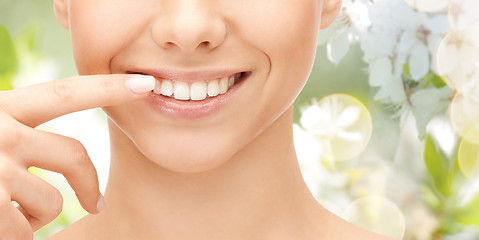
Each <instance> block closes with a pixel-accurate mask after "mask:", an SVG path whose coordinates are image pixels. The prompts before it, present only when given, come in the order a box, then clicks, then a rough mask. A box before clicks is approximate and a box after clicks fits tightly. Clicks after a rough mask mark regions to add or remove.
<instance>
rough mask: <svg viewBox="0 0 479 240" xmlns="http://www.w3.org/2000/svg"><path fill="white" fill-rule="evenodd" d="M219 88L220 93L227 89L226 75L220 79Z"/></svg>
mask: <svg viewBox="0 0 479 240" xmlns="http://www.w3.org/2000/svg"><path fill="white" fill-rule="evenodd" d="M219 90H220V94H223V93H225V92H226V91H228V78H227V77H224V78H222V79H221V80H220V83H219Z"/></svg>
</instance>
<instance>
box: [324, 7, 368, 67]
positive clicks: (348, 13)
mask: <svg viewBox="0 0 479 240" xmlns="http://www.w3.org/2000/svg"><path fill="white" fill-rule="evenodd" d="M368 5H370V3H369V2H368V1H363V0H356V1H352V0H346V1H343V7H342V11H341V12H340V14H339V16H338V18H337V19H336V21H335V22H334V23H333V24H332V25H331V26H330V27H329V28H327V29H326V30H323V31H321V32H320V33H319V42H318V44H320V45H322V44H325V43H327V45H326V47H327V53H328V59H329V60H330V61H331V62H333V63H336V64H337V63H339V62H340V61H341V59H343V57H344V56H345V55H346V54H347V53H348V51H349V47H350V45H351V44H352V43H354V42H355V41H357V40H358V39H359V38H360V36H361V35H363V34H364V33H365V32H366V30H367V27H368V26H369V25H370V21H369V17H368V9H367V6H368Z"/></svg>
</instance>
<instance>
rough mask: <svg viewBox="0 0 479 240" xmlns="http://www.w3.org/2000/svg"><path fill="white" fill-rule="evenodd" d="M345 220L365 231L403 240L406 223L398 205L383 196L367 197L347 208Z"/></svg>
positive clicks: (344, 215)
mask: <svg viewBox="0 0 479 240" xmlns="http://www.w3.org/2000/svg"><path fill="white" fill-rule="evenodd" d="M343 218H344V219H346V220H347V221H349V222H350V223H353V224H355V225H357V226H359V227H362V228H364V229H367V230H370V231H373V232H375V233H379V234H382V235H385V236H389V237H392V238H394V239H402V238H403V237H404V234H405V232H406V221H405V218H404V215H403V213H402V212H401V210H399V208H398V207H397V205H396V204H394V203H393V202H391V201H390V200H388V199H386V198H385V197H381V196H365V197H362V198H359V199H357V200H355V201H354V202H352V203H351V205H350V206H349V207H348V208H346V210H345V211H344V214H343Z"/></svg>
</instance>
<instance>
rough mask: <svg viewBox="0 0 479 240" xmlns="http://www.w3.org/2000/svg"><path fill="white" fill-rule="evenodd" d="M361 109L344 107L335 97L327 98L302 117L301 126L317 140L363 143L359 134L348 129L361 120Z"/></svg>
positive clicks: (306, 110) (304, 112) (314, 105)
mask: <svg viewBox="0 0 479 240" xmlns="http://www.w3.org/2000/svg"><path fill="white" fill-rule="evenodd" d="M360 113H361V109H360V108H359V107H356V106H346V107H344V106H343V105H342V104H341V103H340V102H339V101H338V100H337V98H335V97H331V98H326V99H324V100H323V101H322V104H321V105H318V104H313V105H311V106H309V107H308V108H306V109H305V110H304V111H303V113H302V116H301V120H300V121H301V125H302V126H303V127H304V128H305V129H306V130H307V131H309V132H311V133H313V134H314V135H315V136H316V137H317V138H319V139H323V140H330V139H334V138H339V139H342V140H346V141H361V140H363V136H362V135H361V134H360V133H359V132H350V131H348V130H346V128H348V127H350V126H351V125H352V124H353V123H355V122H356V121H358V120H359V116H360Z"/></svg>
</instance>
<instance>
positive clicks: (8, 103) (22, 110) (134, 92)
mask: <svg viewBox="0 0 479 240" xmlns="http://www.w3.org/2000/svg"><path fill="white" fill-rule="evenodd" d="M154 87H155V78H154V77H152V76H144V75H132V74H111V75H83V76H74V77H69V78H65V79H59V80H54V81H51V82H47V83H41V84H36V85H32V86H28V87H24V88H19V89H14V90H10V91H5V92H2V93H0V106H1V108H2V109H3V110H4V111H6V112H7V113H8V114H9V115H11V116H12V117H14V118H15V119H16V120H17V121H19V122H21V123H23V124H25V125H27V126H30V127H36V126H38V125H40V124H42V123H44V122H47V121H49V120H52V119H54V118H57V117H59V116H62V115H65V114H67V113H72V112H77V111H81V110H86V109H91V108H97V107H106V106H112V105H117V104H121V103H124V102H129V101H133V100H138V99H140V98H143V97H146V96H148V94H147V93H148V92H150V91H151V90H153V88H154Z"/></svg>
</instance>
